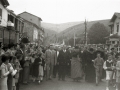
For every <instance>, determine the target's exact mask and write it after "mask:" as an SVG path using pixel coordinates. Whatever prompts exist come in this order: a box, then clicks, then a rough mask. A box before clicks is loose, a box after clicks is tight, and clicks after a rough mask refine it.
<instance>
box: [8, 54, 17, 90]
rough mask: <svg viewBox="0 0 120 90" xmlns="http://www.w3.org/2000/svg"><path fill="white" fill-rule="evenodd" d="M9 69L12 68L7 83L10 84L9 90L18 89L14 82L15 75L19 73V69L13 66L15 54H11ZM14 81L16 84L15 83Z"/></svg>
mask: <svg viewBox="0 0 120 90" xmlns="http://www.w3.org/2000/svg"><path fill="white" fill-rule="evenodd" d="M7 66H8V70H12V73H10V74H9V75H8V80H7V84H8V90H16V88H15V87H14V86H15V83H14V80H13V78H14V75H15V74H16V73H17V70H15V69H14V68H13V67H14V66H13V56H10V60H9V63H8V65H7ZM13 83H14V85H13Z"/></svg>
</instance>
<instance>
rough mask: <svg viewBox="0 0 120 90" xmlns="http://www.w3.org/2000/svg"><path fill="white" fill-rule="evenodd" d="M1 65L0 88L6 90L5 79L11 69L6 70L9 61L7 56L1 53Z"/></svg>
mask: <svg viewBox="0 0 120 90" xmlns="http://www.w3.org/2000/svg"><path fill="white" fill-rule="evenodd" d="M1 61H2V65H1V66H0V68H1V78H0V90H8V86H7V79H8V75H9V74H10V73H11V72H12V70H10V71H8V67H7V65H8V63H9V57H8V56H7V55H2V58H1Z"/></svg>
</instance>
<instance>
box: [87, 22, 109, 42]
mask: <svg viewBox="0 0 120 90" xmlns="http://www.w3.org/2000/svg"><path fill="white" fill-rule="evenodd" d="M108 35H109V32H108V29H107V28H106V27H105V26H104V24H101V23H99V22H97V23H95V24H93V25H92V26H91V28H90V30H89V32H88V38H89V40H90V44H99V43H101V44H105V37H106V36H108Z"/></svg>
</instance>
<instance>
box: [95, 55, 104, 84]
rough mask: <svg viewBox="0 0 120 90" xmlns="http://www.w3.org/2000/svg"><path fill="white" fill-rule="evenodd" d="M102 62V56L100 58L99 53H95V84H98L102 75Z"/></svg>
mask: <svg viewBox="0 0 120 90" xmlns="http://www.w3.org/2000/svg"><path fill="white" fill-rule="evenodd" d="M103 63H104V60H103V58H101V55H100V53H97V58H96V59H95V61H94V67H95V72H96V86H97V85H98V83H99V81H100V80H101V77H102V70H103Z"/></svg>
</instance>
